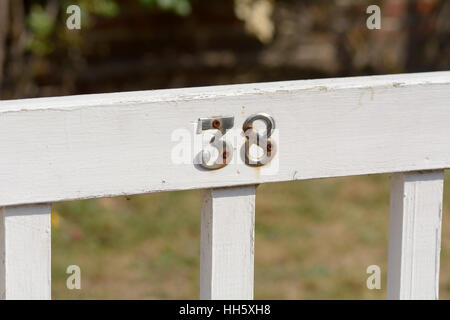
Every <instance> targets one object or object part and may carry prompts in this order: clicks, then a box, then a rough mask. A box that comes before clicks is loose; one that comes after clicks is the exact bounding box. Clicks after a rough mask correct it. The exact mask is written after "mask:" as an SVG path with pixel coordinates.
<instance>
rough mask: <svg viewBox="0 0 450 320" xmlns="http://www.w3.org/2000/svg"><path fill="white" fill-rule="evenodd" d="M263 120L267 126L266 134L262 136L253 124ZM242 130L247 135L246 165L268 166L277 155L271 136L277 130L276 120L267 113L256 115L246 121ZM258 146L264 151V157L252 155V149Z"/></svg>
mask: <svg viewBox="0 0 450 320" xmlns="http://www.w3.org/2000/svg"><path fill="white" fill-rule="evenodd" d="M256 120H261V121H263V122H264V123H265V125H266V131H265V134H260V133H259V132H257V131H256V130H255V129H254V128H253V123H254V122H255V121H256ZM242 130H243V131H244V135H245V138H246V140H245V163H246V164H247V165H249V166H253V167H259V166H263V165H265V164H267V163H268V162H269V161H270V160H272V158H273V156H274V155H275V151H276V145H275V142H274V141H272V139H271V138H270V136H271V135H272V133H273V131H274V130H275V120H273V118H272V117H271V116H270V115H268V114H267V113H256V114H253V115H251V116H250V117H248V118H247V120H245V122H244V124H243V126H242ZM253 144H256V145H257V146H259V147H260V148H262V149H263V155H262V156H260V157H253V156H251V155H250V147H251V146H252V145H253Z"/></svg>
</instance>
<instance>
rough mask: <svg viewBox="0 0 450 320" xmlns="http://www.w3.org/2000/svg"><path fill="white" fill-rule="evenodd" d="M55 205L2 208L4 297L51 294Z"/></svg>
mask: <svg viewBox="0 0 450 320" xmlns="http://www.w3.org/2000/svg"><path fill="white" fill-rule="evenodd" d="M50 212H51V206H50V205H49V204H34V205H23V206H14V207H3V208H0V297H1V299H8V300H10V299H13V300H15V299H27V300H28V299H50V298H51V225H50V215H51V213H50Z"/></svg>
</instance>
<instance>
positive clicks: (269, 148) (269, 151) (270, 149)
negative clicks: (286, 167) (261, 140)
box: [267, 141, 272, 153]
mask: <svg viewBox="0 0 450 320" xmlns="http://www.w3.org/2000/svg"><path fill="white" fill-rule="evenodd" d="M267 152H268V153H271V152H272V143H270V141H269V142H267Z"/></svg>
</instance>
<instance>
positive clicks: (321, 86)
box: [0, 72, 450, 206]
mask: <svg viewBox="0 0 450 320" xmlns="http://www.w3.org/2000/svg"><path fill="white" fill-rule="evenodd" d="M449 101H450V72H435V73H423V74H403V75H388V76H373V77H356V78H340V79H322V80H308V81H288V82H274V83H261V84H245V85H231V86H218V87H206V88H188V89H175V90H172V89H171V90H155V91H143V92H131V93H112V94H100V95H84V96H71V97H70V96H69V97H57V98H41V99H26V100H9V101H0V206H6V205H18V204H24V203H36V202H37V203H43V202H48V203H51V202H54V201H62V200H72V199H82V198H91V197H105V196H116V195H125V194H138V193H150V192H158V191H173V190H183V189H195V188H213V187H226V186H236V185H248V184H259V183H265V182H275V181H288V180H298V179H310V178H321V177H335V176H347V175H358V174H372V173H387V172H402V171H413V170H430V169H442V168H449V167H450V148H449V146H450V126H449V125H448V124H449V123H450V106H449ZM258 112H265V113H268V114H270V115H271V116H272V117H273V118H274V119H275V122H276V125H277V128H279V131H278V135H279V143H278V151H277V155H276V156H275V158H274V159H273V160H272V163H274V164H278V169H277V170H273V171H271V172H267V170H265V169H264V167H263V168H254V167H250V166H247V165H245V164H244V163H243V161H242V157H241V156H240V155H239V151H238V150H241V147H242V145H243V143H244V140H239V141H238V142H237V143H235V144H234V146H235V147H236V150H235V152H234V159H240V160H239V162H238V163H236V162H234V163H231V164H229V165H227V166H226V167H225V168H222V169H220V170H215V171H205V170H201V169H199V168H198V166H195V165H193V164H192V162H189V163H186V164H177V163H174V162H173V161H172V159H171V155H172V151H173V149H174V148H175V147H176V146H177V145H178V144H179V141H172V140H171V138H172V134H173V133H174V130H175V129H183V130H185V132H188V133H191V134H192V136H191V137H190V138H189V140H190V142H191V143H192V142H193V140H194V124H195V123H197V120H198V118H200V117H210V116H214V115H233V116H234V117H235V128H236V129H237V132H238V133H239V132H240V129H241V126H242V124H243V122H244V121H245V119H246V118H247V117H248V116H250V115H251V114H254V113H258ZM187 144H188V145H189V141H188V143H187ZM194 156H195V154H191V155H190V156H189V157H188V160H191V159H193V158H194ZM233 161H235V160H233Z"/></svg>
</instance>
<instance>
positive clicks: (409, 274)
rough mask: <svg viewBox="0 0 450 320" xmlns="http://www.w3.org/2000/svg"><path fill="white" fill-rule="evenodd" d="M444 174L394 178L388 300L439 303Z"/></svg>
mask: <svg viewBox="0 0 450 320" xmlns="http://www.w3.org/2000/svg"><path fill="white" fill-rule="evenodd" d="M443 181H444V171H443V170H438V171H429V172H411V173H397V174H394V175H392V177H391V209H390V210H391V212H390V217H389V253H388V279H387V281H388V282H387V298H388V299H438V297H439V260H440V250H441V222H442V199H443Z"/></svg>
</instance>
